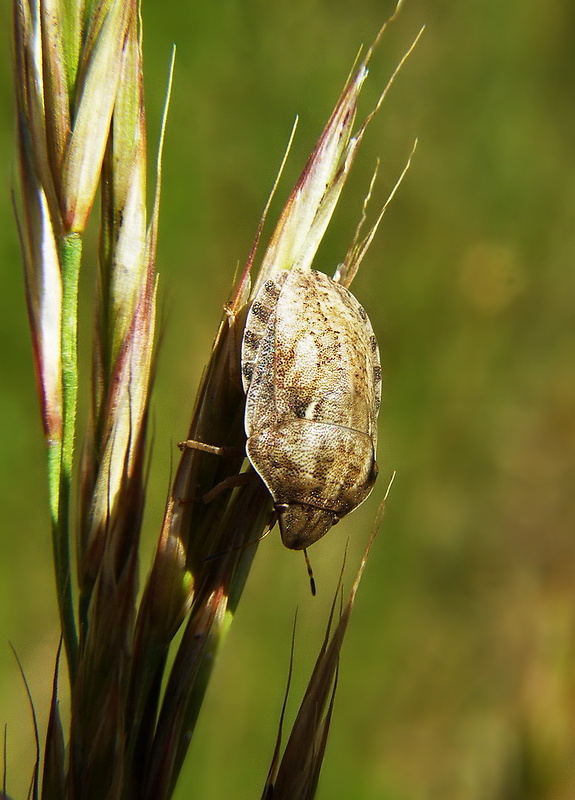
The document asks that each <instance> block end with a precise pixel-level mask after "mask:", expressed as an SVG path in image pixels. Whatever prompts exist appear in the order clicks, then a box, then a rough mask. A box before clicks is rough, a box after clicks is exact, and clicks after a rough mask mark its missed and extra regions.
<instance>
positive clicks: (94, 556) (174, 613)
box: [14, 0, 383, 800]
mask: <svg viewBox="0 0 575 800" xmlns="http://www.w3.org/2000/svg"><path fill="white" fill-rule="evenodd" d="M14 20H15V24H14V32H15V48H14V50H15V74H16V80H17V89H16V97H17V115H18V126H17V128H18V157H19V195H18V200H19V202H18V203H17V213H18V224H19V229H20V236H21V244H22V252H23V259H24V269H25V280H26V293H27V302H28V310H29V317H30V325H31V330H32V341H33V348H34V356H35V363H36V370H37V376H38V386H39V397H40V408H41V413H42V420H43V423H44V432H45V436H46V442H47V452H48V483H49V495H50V511H51V515H52V524H53V550H54V569H55V575H56V587H57V595H58V605H59V613H60V622H61V631H62V641H63V646H64V650H65V653H66V658H67V662H68V667H69V669H68V673H69V682H70V695H71V721H70V727H69V730H68V731H64V729H63V726H62V721H61V719H60V716H59V713H58V695H59V687H58V682H59V670H58V666H57V667H56V672H55V675H54V680H53V695H52V706H51V712H50V720H49V725H48V732H47V738H46V743H45V759H44V769H43V775H42V781H41V789H40V790H39V794H38V792H37V791H36V790H35V791H34V793H33V794H34V797H36V796H39V797H41V798H42V800H102V798H106V800H169V798H170V797H171V796H172V794H173V792H174V788H175V786H176V782H177V780H178V776H179V774H180V771H181V768H182V765H183V763H184V759H185V756H186V753H187V750H188V747H189V744H190V742H191V739H192V736H193V734H194V731H195V726H196V721H197V719H198V715H199V712H200V709H201V707H202V704H203V700H204V696H205V692H206V690H207V687H208V684H209V680H210V676H211V672H212V669H213V665H214V661H215V658H216V656H217V654H218V653H219V652H220V650H221V646H222V642H223V640H224V638H225V634H226V632H227V630H228V629H229V626H230V623H231V621H232V619H233V616H234V614H235V611H236V609H237V606H238V603H239V601H240V598H241V595H242V592H243V589H244V586H245V583H246V580H247V578H248V575H249V571H250V567H251V564H252V562H253V559H254V556H255V553H256V550H257V544H258V542H259V540H260V538H261V537H262V535H263V534H264V533H265V532H266V531H267V530H268V529H269V526H270V521H272V520H273V518H272V517H271V512H272V503H271V498H270V495H269V492H268V490H267V489H266V487H265V485H264V484H263V483H262V481H261V480H260V479H259V477H258V476H257V474H256V472H255V471H254V469H253V468H252V467H251V466H250V464H249V462H248V461H247V460H246V456H245V443H246V434H245V429H244V412H245V396H244V393H243V390H242V388H241V382H240V379H239V350H238V346H239V342H240V341H241V338H242V331H243V327H244V323H245V318H246V314H247V311H248V308H249V305H250V303H251V301H252V300H253V297H254V293H255V292H256V291H257V288H258V287H259V286H260V285H261V283H262V282H263V281H265V280H267V279H269V278H273V277H275V276H277V275H278V274H279V273H280V272H282V271H285V270H288V269H291V268H292V267H294V266H297V267H298V268H300V269H307V268H309V267H310V266H311V264H312V262H313V259H314V257H315V254H316V252H317V249H318V247H319V244H320V242H321V240H322V238H323V235H324V232H325V230H326V228H327V225H328V223H329V221H330V218H331V216H332V213H333V210H334V208H335V206H336V204H337V202H338V200H339V197H340V193H341V190H342V188H343V185H344V183H345V181H346V179H347V176H348V174H349V170H350V168H351V165H352V163H353V160H354V158H355V154H356V151H357V148H358V146H359V143H360V141H361V139H362V136H363V134H364V132H365V128H366V125H367V124H368V122H369V121H370V120H371V118H372V116H373V113H372V114H370V115H369V116H368V117H367V119H366V120H365V121H364V123H363V125H362V126H361V127H360V129H359V132H357V133H356V134H355V135H354V130H353V127H354V121H355V117H356V112H357V100H358V95H359V92H360V89H361V86H362V84H363V82H364V80H365V78H366V76H367V61H368V59H369V57H370V56H371V53H372V50H370V51H369V52H368V54H367V56H366V58H365V59H364V60H363V62H362V63H361V64H360V65H359V67H358V69H357V70H356V72H355V73H354V74H353V75H352V77H351V78H350V79H349V81H348V83H347V84H346V86H345V87H344V90H343V92H342V95H341V97H340V98H339V101H338V103H337V104H336V107H335V109H334V112H333V113H332V115H331V117H330V119H329V121H328V124H327V125H326V127H325V129H324V131H323V133H322V135H321V136H320V138H319V141H318V143H317V145H316V147H315V149H314V151H313V152H312V154H311V156H310V158H309V160H308V162H307V164H306V166H305V168H304V170H303V172H302V174H301V176H300V178H299V180H298V182H297V184H296V186H295V188H294V190H293V191H292V193H291V194H290V196H289V198H288V201H287V203H286V206H285V208H284V210H283V212H282V213H281V215H280V218H279V222H278V224H277V226H276V228H275V230H274V232H273V234H272V236H271V240H270V243H269V245H268V247H267V249H266V251H265V253H264V255H263V257H262V259H261V266H260V269H259V271H258V273H257V274H256V275H255V276H254V279H253V280H252V277H251V275H250V273H251V269H252V266H253V262H254V257H255V252H256V245H257V242H258V240H259V235H260V233H261V229H262V227H263V220H262V221H261V223H260V226H259V229H258V234H257V236H256V242H255V244H254V247H253V248H252V251H251V253H250V256H249V259H248V262H247V264H246V267H245V269H244V271H243V273H242V275H241V277H240V279H239V281H238V283H237V285H236V286H235V287H233V288H232V291H231V293H230V300H229V303H228V304H227V305H226V310H225V314H224V316H223V318H222V321H221V323H220V326H219V329H218V331H217V334H216V337H215V342H214V346H213V349H212V353H211V355H210V359H209V362H208V365H207V367H206V370H205V373H204V376H203V378H202V381H201V384H200V388H199V391H198V396H197V399H196V404H195V408H194V410H193V414H192V421H191V424H190V429H189V432H188V440H187V443H186V445H192V446H185V447H183V448H182V453H181V457H180V461H179V464H178V467H177V469H176V473H175V476H174V480H173V483H172V486H171V489H170V493H169V497H168V502H167V504H166V509H165V515H164V520H163V523H162V529H161V531H160V535H159V538H158V544H157V547H156V552H155V555H154V559H153V563H152V565H151V569H150V572H149V575H148V579H147V581H146V584H145V586H144V590H143V593H142V596H141V598H140V599H139V595H138V579H139V561H138V559H139V543H140V533H141V529H142V524H143V518H144V504H145V498H146V470H145V465H146V455H147V449H148V444H147V425H148V417H149V407H150V396H151V389H152V383H153V374H154V366H155V351H154V344H155V319H156V294H157V276H156V272H155V249H156V241H157V226H158V213H159V180H160V172H161V170H160V163H161V160H160V158H158V168H157V173H158V175H157V181H158V185H157V186H156V191H155V199H154V202H153V210H152V214H151V220H148V215H147V186H146V172H147V163H146V158H147V153H146V127H145V106H144V93H143V60H142V48H141V40H142V30H141V15H140V4H139V2H138V0H105V2H103V3H90V4H86V5H85V6H84V4H83V3H82V2H80V0H70V2H64V3H60V2H57V0H14ZM382 97H383V96H382ZM380 103H381V101H380ZM380 103H378V106H377V107H379V105H380ZM162 130H163V129H162ZM162 136H163V134H162ZM160 150H161V146H160ZM98 186H100V246H99V254H98V255H99V266H100V271H99V279H98V285H97V291H96V295H95V298H94V320H95V328H94V333H93V352H92V379H91V383H90V384H89V383H88V381H85V380H80V378H81V376H80V375H79V370H78V349H77V343H78V331H79V325H80V324H82V320H79V317H78V290H79V281H80V272H81V264H82V256H83V252H82V245H83V241H82V234H83V231H84V229H85V226H86V223H87V220H88V216H89V215H90V213H91V210H92V206H93V203H94V197H95V195H96V191H97V188H98ZM370 191H371V190H370ZM364 213H365V209H364ZM264 217H265V215H264ZM378 223H379V220H378V222H377V223H376V226H375V227H374V228H373V229H372V232H371V233H370V234H368V236H367V237H366V239H364V240H362V241H361V242H354V246H353V247H352V248H351V250H350V252H349V253H348V256H347V257H346V261H345V264H344V265H343V267H342V269H343V272H342V275H344V277H345V276H347V280H343V279H342V282H343V283H345V285H348V284H349V283H350V282H351V279H352V277H353V275H354V274H355V272H356V270H357V266H358V265H359V261H360V260H361V258H363V255H364V253H365V250H366V249H367V246H368V244H369V242H370V241H371V238H372V237H373V234H374V232H375V228H376V227H377V224H378ZM356 245H357V246H356ZM250 286H253V289H250ZM80 393H83V396H84V397H86V398H88V399H89V401H90V415H89V421H88V424H87V430H86V434H85V440H84V441H83V442H82V444H83V447H82V458H81V462H80V468H79V470H78V469H76V464H75V453H76V450H77V449H78V447H77V444H78V441H79V435H78V434H79V432H78V430H77V424H76V413H77V405H78V398H79V395H80ZM198 443H199V447H198V446H196V445H198ZM206 445H208V446H209V445H213V446H216V449H217V446H219V445H224V447H223V448H221V449H222V453H221V454H219V455H214V454H213V453H211V452H207V450H209V447H208V448H206ZM76 496H78V497H79V502H78V511H77V514H74V513H73V512H74V511H75V508H74V504H73V503H72V497H76ZM74 540H75V542H76V545H77V573H76V574H72V565H71V557H70V553H71V545H72V542H73V541H74ZM362 569H363V565H362ZM358 581H359V577H358V579H357V581H356V583H355V584H354V589H353V592H352V598H351V599H350V601H349V603H348V605H347V607H346V609H345V611H344V612H343V614H342V617H341V619H340V623H339V625H337V626H336V633H335V635H334V637H332V640H331V641H330V643H329V644H328V638H327V635H326V642H325V643H324V647H323V648H322V651H321V653H320V658H319V659H318V666H317V667H316V670H315V671H314V676H312V680H311V682H310V689H309V692H308V694H307V695H306V699H305V700H304V706H302V707H303V708H304V711H303V712H302V714H301V715H300V717H299V718H298V724H297V725H296V727H295V728H294V733H292V737H291V738H290V742H289V745H288V749H287V756H286V757H285V759H284V762H283V766H282V765H279V763H275V764H274V767H273V770H272V772H270V775H272V774H273V776H274V777H273V778H272V783H273V782H275V781H276V780H277V781H279V785H281V786H283V787H284V788H283V789H282V792H283V795H282V796H286V797H292V798H293V797H295V795H293V794H292V795H290V794H289V791H291V790H289V789H287V790H286V789H285V786H288V787H289V786H290V785H291V784H290V782H289V780H288V779H287V778H289V774H290V773H291V772H292V771H296V772H297V771H298V770H299V769H300V766H301V765H302V764H303V765H304V766H305V769H306V773H305V774H306V776H307V777H306V778H305V786H303V787H302V793H301V796H302V797H303V796H305V797H312V796H313V793H314V792H315V786H316V784H317V780H318V776H319V769H320V766H321V761H322V758H323V752H324V749H325V742H326V739H327V730H328V729H329V721H330V719H331V712H332V707H333V694H334V691H335V682H336V681H335V678H336V674H337V664H338V655H339V648H340V646H341V641H342V640H343V634H344V632H345V627H346V625H347V620H348V618H349V614H350V612H351V606H352V605H353V597H354V596H355V591H356V589H357V582H358ZM180 628H183V630H182V635H181V640H180V642H179V645H178V646H177V648H176V647H175V646H174V643H173V640H174V637H175V635H176V633H177V632H178V630H179V629H180ZM58 663H59V656H58V659H57V664H58ZM318 676H319V677H318ZM320 706H321V708H322V709H323V711H322V714H321V719H319V720H315V719H313V711H314V709H316V708H319V707H320ZM310 709H311V711H310ZM316 723H317V724H316ZM308 740H313V741H314V743H315V747H314V749H313V753H312V757H311V759H310V758H309V753H308V752H307V750H306V745H307V744H308ZM308 749H309V748H308ZM278 752H279V748H278ZM286 776H287V778H286ZM33 783H34V786H39V785H40V782H39V765H37V766H36V769H35V770H34V781H33ZM270 791H273V788H270V786H269V785H266V789H265V792H266V796H271V795H270V794H269V793H270ZM274 796H275V795H274ZM278 796H280V795H278ZM298 796H299V795H298Z"/></svg>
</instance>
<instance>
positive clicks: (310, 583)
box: [303, 548, 315, 597]
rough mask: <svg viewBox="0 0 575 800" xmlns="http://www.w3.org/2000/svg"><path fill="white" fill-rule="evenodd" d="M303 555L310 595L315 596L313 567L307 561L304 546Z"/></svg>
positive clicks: (307, 557)
mask: <svg viewBox="0 0 575 800" xmlns="http://www.w3.org/2000/svg"><path fill="white" fill-rule="evenodd" d="M303 555H304V558H305V563H306V567H307V574H308V575H309V588H310V589H311V593H312V596H313V597H315V580H314V577H313V569H312V568H311V564H310V563H309V556H308V554H307V549H306V548H304V551H303Z"/></svg>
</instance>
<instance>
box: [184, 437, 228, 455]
mask: <svg viewBox="0 0 575 800" xmlns="http://www.w3.org/2000/svg"><path fill="white" fill-rule="evenodd" d="M178 447H179V448H180V450H185V449H186V448H189V449H190V450H201V451H202V452H203V453H211V454H212V455H214V456H224V457H225V456H239V455H242V454H243V453H244V448H243V447H226V446H223V447H219V446H218V445H215V444H206V443H205V442H199V441H197V439H186V440H185V441H184V442H178Z"/></svg>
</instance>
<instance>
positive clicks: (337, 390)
mask: <svg viewBox="0 0 575 800" xmlns="http://www.w3.org/2000/svg"><path fill="white" fill-rule="evenodd" d="M242 380H243V386H244V390H245V392H246V395H247V396H246V412H245V429H246V435H247V437H248V441H247V445H246V452H247V455H248V458H249V459H250V462H251V463H252V465H253V467H254V469H255V470H256V471H257V472H258V474H259V475H260V477H261V478H262V480H263V481H264V483H265V484H266V486H267V487H268V489H269V491H270V494H271V495H272V497H273V500H274V505H275V508H276V511H277V512H278V518H279V522H280V529H281V533H282V539H283V542H284V544H285V545H286V547H289V548H290V549H294V550H299V549H303V548H305V547H308V546H309V545H310V544H313V543H314V542H315V541H317V540H318V539H319V538H321V537H322V536H323V535H324V534H325V533H327V531H328V530H329V529H330V528H331V526H332V525H334V524H335V523H336V522H337V521H338V520H339V519H340V518H341V517H343V516H344V515H345V514H347V513H349V512H350V511H352V510H353V509H354V508H356V507H357V506H358V505H359V504H360V503H361V502H363V500H365V498H366V497H367V496H368V495H369V493H370V491H371V489H372V487H373V484H374V482H375V478H376V475H377V465H376V462H375V448H376V444H377V413H378V410H379V405H380V398H381V367H380V361H379V351H378V347H377V341H376V338H375V335H374V333H373V329H372V327H371V323H370V321H369V319H368V317H367V314H366V313H365V311H364V309H363V308H362V306H361V305H360V304H359V303H358V301H357V300H356V299H355V297H354V296H353V295H352V294H351V293H350V292H349V291H348V290H347V289H346V288H344V287H343V286H341V285H340V284H339V283H337V282H336V281H334V280H333V279H332V278H330V277H328V276H327V275H325V274H324V273H322V272H316V271H315V270H301V269H297V268H295V269H292V270H290V271H286V272H283V273H280V276H279V277H278V278H277V279H276V280H268V281H266V283H265V284H264V285H263V286H262V288H261V289H260V291H259V292H258V294H257V296H256V298H255V299H254V302H253V304H252V306H251V308H250V311H249V313H248V317H247V321H246V326H245V331H244V336H243V341H242Z"/></svg>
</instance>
